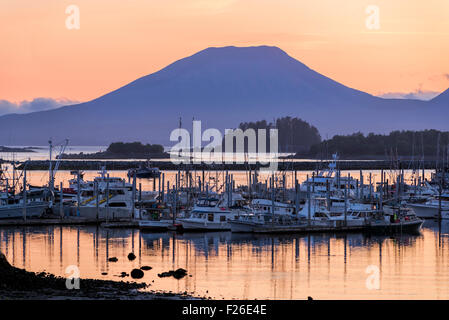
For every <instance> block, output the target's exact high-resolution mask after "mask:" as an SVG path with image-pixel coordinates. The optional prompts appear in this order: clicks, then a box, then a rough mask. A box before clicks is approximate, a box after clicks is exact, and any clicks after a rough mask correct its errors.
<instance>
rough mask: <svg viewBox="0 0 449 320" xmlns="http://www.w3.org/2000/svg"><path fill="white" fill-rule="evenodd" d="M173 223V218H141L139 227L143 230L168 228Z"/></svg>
mask: <svg viewBox="0 0 449 320" xmlns="http://www.w3.org/2000/svg"><path fill="white" fill-rule="evenodd" d="M172 225H173V220H140V221H139V229H143V230H167V229H168V228H169V227H170V226H172Z"/></svg>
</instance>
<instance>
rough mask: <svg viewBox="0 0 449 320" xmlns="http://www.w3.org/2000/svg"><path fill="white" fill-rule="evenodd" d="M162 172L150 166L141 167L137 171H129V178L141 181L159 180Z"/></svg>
mask: <svg viewBox="0 0 449 320" xmlns="http://www.w3.org/2000/svg"><path fill="white" fill-rule="evenodd" d="M160 175H161V172H160V171H159V168H155V167H150V166H143V165H142V166H141V167H139V168H137V169H129V170H128V177H130V178H132V177H134V176H135V177H136V178H139V179H151V178H159V176H160Z"/></svg>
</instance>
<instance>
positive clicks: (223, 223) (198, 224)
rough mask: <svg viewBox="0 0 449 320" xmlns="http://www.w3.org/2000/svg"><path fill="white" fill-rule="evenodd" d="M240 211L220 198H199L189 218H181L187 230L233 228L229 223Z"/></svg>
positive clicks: (184, 228)
mask: <svg viewBox="0 0 449 320" xmlns="http://www.w3.org/2000/svg"><path fill="white" fill-rule="evenodd" d="M237 216H238V213H236V212H233V211H232V210H229V209H228V208H227V207H225V206H223V205H222V202H221V201H220V199H218V198H203V199H199V200H198V201H197V203H196V204H195V206H194V208H193V209H192V211H191V212H190V216H189V217H188V218H182V219H179V221H180V223H181V225H182V228H183V230H185V231H217V230H231V226H230V224H229V223H228V221H229V220H234V219H235V218H236V217H237Z"/></svg>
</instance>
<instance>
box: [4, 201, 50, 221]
mask: <svg viewBox="0 0 449 320" xmlns="http://www.w3.org/2000/svg"><path fill="white" fill-rule="evenodd" d="M47 207H48V205H47V204H46V203H40V204H28V205H27V207H26V216H27V218H35V217H40V216H42V214H43V213H44V211H45V209H47ZM20 218H23V207H22V206H21V205H17V206H4V207H0V219H20Z"/></svg>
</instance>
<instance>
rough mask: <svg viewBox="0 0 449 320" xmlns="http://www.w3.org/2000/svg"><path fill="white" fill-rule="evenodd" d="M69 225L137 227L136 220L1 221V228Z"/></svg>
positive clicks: (36, 219) (66, 218)
mask: <svg viewBox="0 0 449 320" xmlns="http://www.w3.org/2000/svg"><path fill="white" fill-rule="evenodd" d="M70 225H99V226H101V227H105V228H134V227H138V226H139V224H138V221H137V220H116V221H106V220H105V219H99V220H97V219H91V218H83V217H64V218H63V219H61V218H32V219H26V220H23V219H1V220H0V226H1V227H8V226H10V227H31V226H70Z"/></svg>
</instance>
